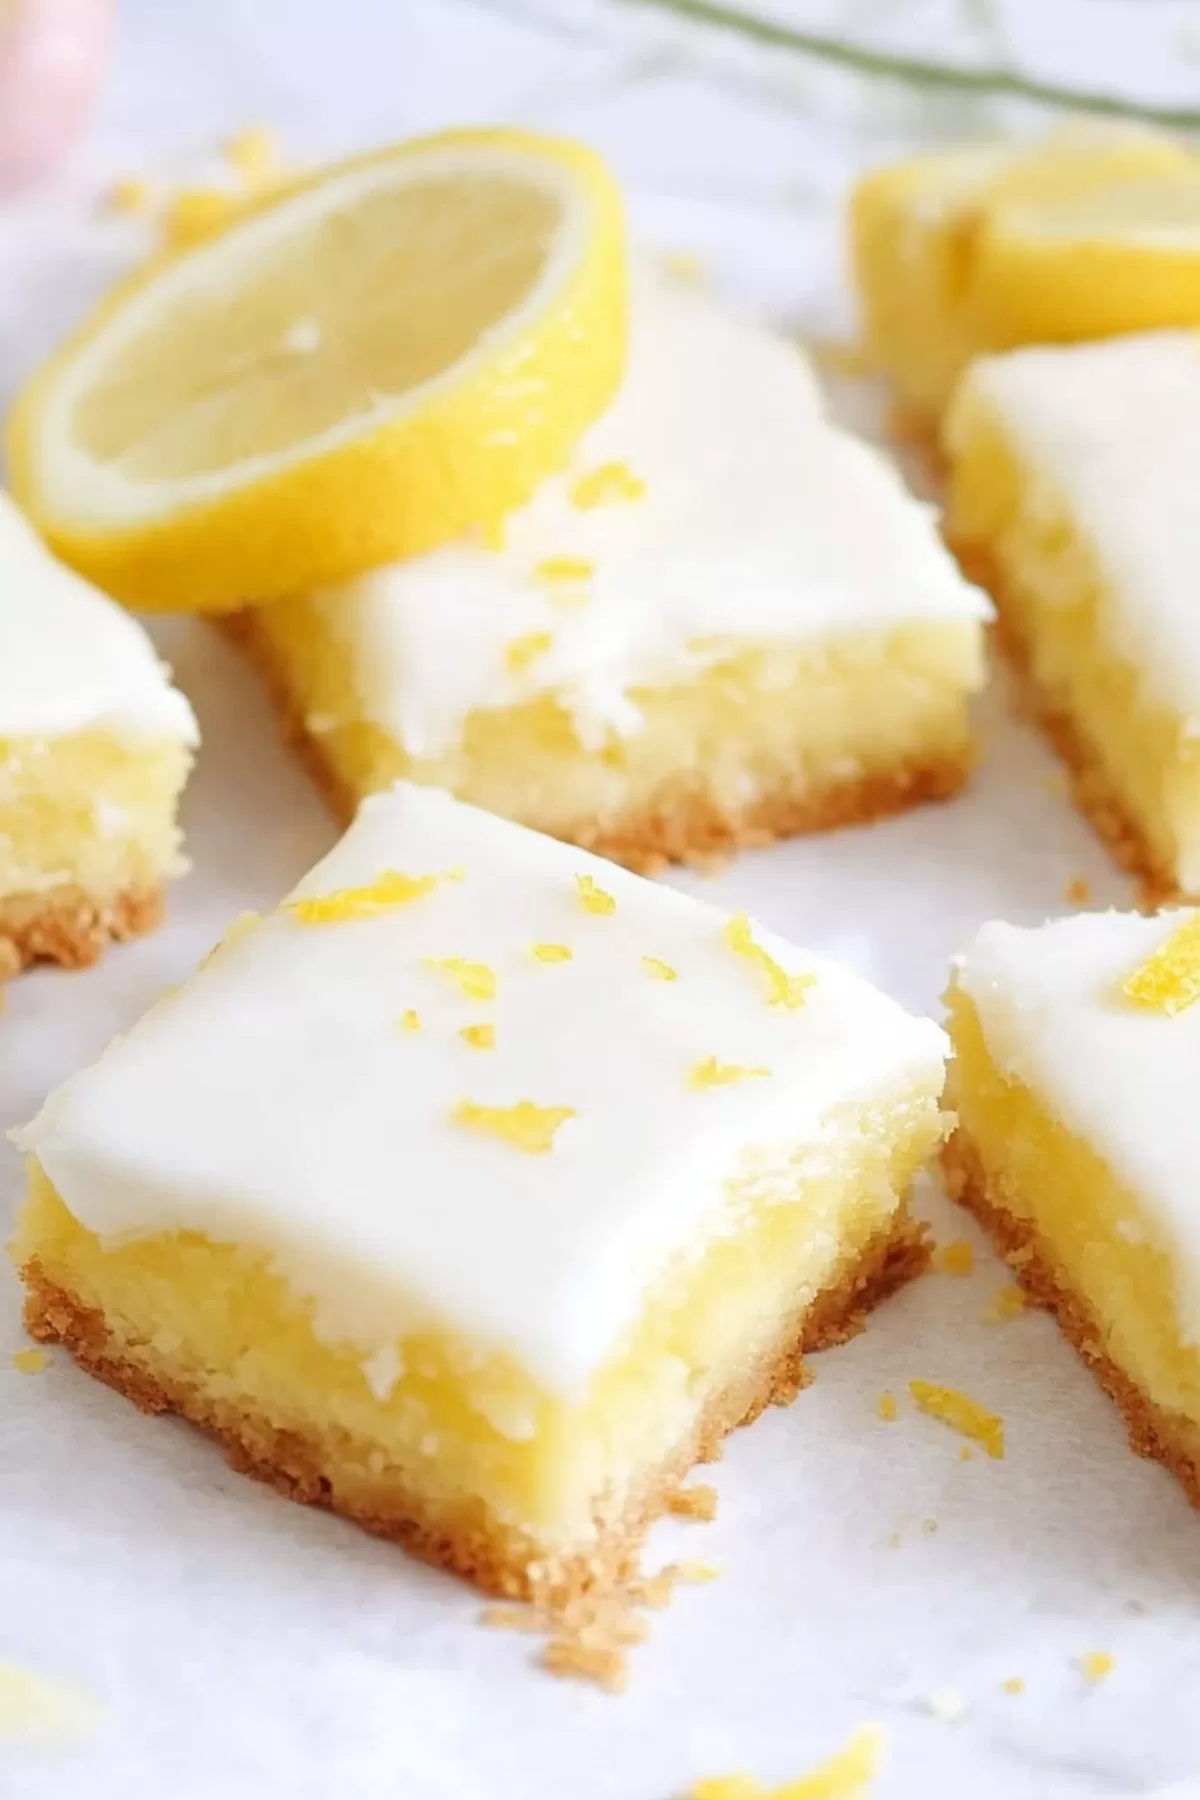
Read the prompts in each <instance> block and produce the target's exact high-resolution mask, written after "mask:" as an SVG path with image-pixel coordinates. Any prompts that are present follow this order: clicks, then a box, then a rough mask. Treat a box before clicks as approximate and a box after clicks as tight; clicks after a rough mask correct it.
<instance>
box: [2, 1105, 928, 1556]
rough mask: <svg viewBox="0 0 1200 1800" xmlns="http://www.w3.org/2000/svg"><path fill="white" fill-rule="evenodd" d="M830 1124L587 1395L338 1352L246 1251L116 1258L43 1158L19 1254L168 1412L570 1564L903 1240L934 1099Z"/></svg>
mask: <svg viewBox="0 0 1200 1800" xmlns="http://www.w3.org/2000/svg"><path fill="white" fill-rule="evenodd" d="M830 1124H831V1129H830V1132H829V1134H828V1135H827V1136H826V1137H824V1138H823V1140H822V1143H821V1146H820V1148H819V1150H817V1149H816V1148H814V1147H813V1146H811V1145H810V1146H807V1147H805V1146H797V1147H796V1148H795V1150H794V1151H793V1152H792V1154H791V1156H790V1157H782V1158H781V1157H780V1156H779V1155H778V1154H777V1153H773V1154H772V1155H771V1157H770V1158H769V1159H768V1161H767V1164H766V1165H765V1166H757V1167H756V1166H755V1163H754V1159H753V1155H751V1156H750V1157H749V1158H748V1159H747V1162H746V1165H745V1167H746V1174H745V1176H744V1178H741V1179H739V1180H737V1181H734V1182H731V1183H730V1184H729V1186H728V1188H727V1194H726V1203H725V1210H724V1216H723V1218H722V1220H721V1221H719V1227H720V1228H719V1229H718V1230H716V1231H714V1232H713V1233H712V1234H711V1235H710V1236H709V1238H708V1240H707V1243H706V1245H705V1246H704V1248H703V1249H702V1250H699V1251H698V1252H697V1253H696V1254H695V1255H694V1256H690V1255H689V1256H688V1257H687V1258H683V1259H678V1260H677V1262H676V1263H675V1265H673V1266H672V1267H671V1269H670V1270H669V1271H668V1272H667V1274H666V1276H665V1277H664V1278H663V1280H662V1281H661V1282H660V1284H659V1285H658V1287H657V1289H656V1291H654V1292H653V1293H652V1294H651V1295H650V1297H649V1299H648V1301H647V1304H646V1307H645V1310H644V1312H643V1314H642V1317H641V1320H640V1322H639V1323H638V1324H637V1326H636V1327H634V1328H633V1329H632V1330H631V1331H630V1332H629V1333H628V1334H627V1336H626V1339H625V1341H624V1342H623V1343H622V1344H621V1346H620V1348H619V1349H618V1350H617V1351H616V1352H615V1353H614V1354H613V1355H612V1356H611V1357H610V1359H609V1360H608V1361H607V1362H606V1363H605V1364H603V1366H602V1367H600V1368H599V1370H598V1371H597V1372H596V1374H595V1375H594V1376H593V1377H592V1379H591V1381H590V1383H589V1385H588V1386H587V1388H586V1390H585V1391H583V1392H581V1393H579V1394H578V1395H577V1396H573V1397H569V1396H566V1395H563V1394H554V1393H550V1392H548V1391H547V1390H546V1389H545V1388H544V1387H543V1386H541V1385H539V1384H538V1383H537V1382H535V1381H534V1380H533V1379H531V1378H530V1377H529V1376H528V1375H527V1374H526V1373H524V1372H523V1371H522V1369H521V1368H519V1367H518V1366H516V1364H515V1363H514V1362H513V1361H512V1360H511V1359H510V1358H509V1357H507V1356H505V1355H502V1354H496V1353H489V1352H487V1351H486V1350H483V1349H481V1348H480V1347H479V1346H477V1345H474V1344H472V1343H470V1342H467V1341H465V1340H464V1339H463V1338H462V1337H461V1336H456V1335H453V1334H451V1333H448V1332H443V1331H437V1330H431V1329H429V1328H428V1327H427V1326H425V1327H422V1328H421V1329H417V1330H412V1331H408V1332H405V1331H400V1332H399V1333H398V1335H397V1338H396V1340H395V1342H394V1343H393V1344H390V1345H384V1346H382V1347H376V1348H375V1350H374V1351H372V1352H371V1353H370V1354H365V1353H364V1350H363V1348H362V1346H355V1345H351V1344H349V1343H345V1342H337V1343H334V1342H329V1341H324V1340H323V1339H322V1338H320V1337H318V1336H317V1335H316V1333H315V1332H314V1327H313V1310H312V1307H311V1305H310V1304H309V1303H308V1302H307V1301H306V1300H304V1299H302V1298H301V1297H299V1296H298V1295H297V1294H296V1293H295V1292H294V1291H293V1290H292V1289H291V1288H289V1286H288V1285H287V1283H286V1282H285V1281H284V1279H283V1278H282V1277H281V1276H280V1275H279V1274H277V1273H275V1272H274V1271H273V1270H272V1267H271V1263H270V1259H269V1257H267V1256H265V1255H263V1254H262V1253H261V1252H259V1251H256V1250H254V1249H251V1248H248V1247H245V1246H235V1245H230V1244H217V1243H214V1242H211V1241H210V1240H208V1239H206V1238H205V1237H203V1236H200V1235H198V1234H195V1233H191V1232H182V1233H180V1232H175V1233H170V1234H159V1235H156V1236H152V1237H147V1238H144V1239H141V1240H138V1241H133V1242H130V1241H125V1242H122V1243H108V1244H105V1243H102V1242H101V1241H100V1240H99V1239H98V1238H97V1237H96V1236H95V1235H94V1234H93V1233H92V1232H90V1231H88V1230H86V1229H85V1228H84V1227H83V1226H82V1225H80V1224H79V1222H78V1221H77V1220H76V1219H75V1218H74V1217H73V1216H72V1214H71V1213H70V1212H69V1211H68V1210H67V1208H66V1206H65V1205H64V1203H63V1201H62V1200H61V1199H60V1198H59V1196H58V1194H57V1193H56V1192H55V1190H54V1189H53V1187H52V1186H51V1185H50V1183H49V1181H48V1180H47V1179H46V1177H45V1175H44V1173H43V1172H42V1171H41V1169H40V1166H39V1165H38V1163H37V1162H36V1160H35V1159H34V1160H31V1164H30V1194H29V1200H28V1202H27V1205H26V1207H25V1210H24V1212H23V1214H22V1217H21V1220H20V1223H19V1226H18V1230H17V1235H16V1239H15V1242H14V1245H13V1254H14V1256H15V1259H16V1260H17V1262H18V1263H19V1264H21V1265H22V1266H23V1267H25V1268H26V1271H27V1274H28V1275H30V1276H31V1277H35V1278H36V1280H37V1281H40V1282H41V1283H43V1284H45V1283H49V1284H53V1286H55V1287H57V1288H58V1289H60V1290H62V1291H63V1292H65V1293H67V1294H68V1295H70V1296H72V1298H73V1301H74V1303H75V1304H76V1305H77V1306H79V1307H81V1308H84V1309H87V1310H88V1311H89V1312H93V1313H95V1314H99V1315H102V1317H103V1322H104V1326H105V1327H106V1329H107V1332H108V1345H107V1351H106V1354H107V1355H109V1356H110V1357H115V1358H117V1359H120V1360H122V1361H123V1362H124V1363H126V1364H127V1365H128V1366H129V1367H131V1368H132V1369H133V1370H135V1371H136V1372H137V1373H138V1374H139V1375H141V1376H143V1377H147V1378H148V1379H149V1380H150V1381H151V1382H152V1383H154V1384H156V1386H157V1388H158V1390H159V1391H160V1393H161V1394H162V1395H163V1396H165V1397H166V1399H167V1400H168V1401H169V1403H170V1404H172V1405H173V1406H175V1407H177V1408H178V1409H180V1410H184V1411H186V1412H187V1413H188V1414H189V1416H191V1417H192V1418H195V1419H198V1420H201V1421H202V1422H204V1423H206V1424H209V1425H211V1426H214V1427H216V1428H217V1429H219V1430H230V1429H233V1428H235V1427H236V1426H237V1425H238V1423H239V1422H242V1423H244V1421H246V1420H247V1419H249V1420H252V1421H253V1422H254V1424H255V1426H256V1428H258V1429H259V1430H260V1431H261V1430H267V1431H270V1432H274V1433H279V1434H285V1438H284V1440H280V1439H278V1438H277V1439H276V1440H275V1450H276V1454H277V1453H278V1445H279V1442H280V1441H286V1438H287V1436H288V1434H290V1436H291V1437H292V1438H293V1439H294V1440H295V1441H296V1442H299V1443H301V1444H302V1445H303V1446H304V1447H305V1454H306V1460H307V1463H308V1465H309V1466H310V1467H311V1466H313V1465H314V1464H315V1466H316V1467H317V1468H318V1469H319V1470H320V1474H321V1477H322V1479H323V1481H324V1482H325V1483H326V1484H327V1489H328V1492H329V1493H330V1494H331V1496H332V1503H333V1504H334V1505H335V1506H338V1507H340V1508H342V1509H343V1510H348V1511H352V1512H354V1513H355V1514H356V1515H357V1516H360V1517H362V1516H367V1517H369V1516H371V1515H372V1514H373V1513H374V1514H376V1515H378V1516H383V1517H388V1516H394V1514H395V1511H396V1496H397V1493H398V1492H400V1493H403V1494H404V1495H405V1496H407V1497H408V1498H409V1499H410V1500H411V1499H415V1501H416V1502H417V1503H419V1506H420V1508H421V1509H422V1513H423V1516H424V1518H425V1519H426V1521H432V1523H433V1524H434V1526H435V1527H436V1526H437V1525H438V1523H439V1522H444V1523H445V1524H446V1526H447V1527H448V1528H453V1527H456V1526H458V1527H461V1520H462V1518H463V1516H464V1514H466V1515H467V1516H470V1513H471V1510H472V1508H474V1509H476V1511H477V1512H479V1511H481V1513H482V1516H483V1517H484V1519H486V1520H487V1521H490V1523H491V1526H492V1527H493V1528H494V1527H497V1526H498V1527H499V1528H500V1529H501V1530H502V1531H504V1532H511V1533H515V1534H516V1536H517V1538H518V1539H519V1540H520V1541H521V1542H522V1543H523V1544H524V1545H525V1546H526V1550H527V1552H536V1551H538V1550H541V1549H545V1550H546V1551H547V1552H562V1551H570V1550H573V1549H576V1548H578V1547H580V1546H583V1547H586V1545H587V1543H588V1541H589V1540H590V1539H592V1538H593V1537H594V1534H595V1531H596V1528H597V1526H598V1525H600V1524H603V1523H606V1522H609V1523H611V1522H616V1521H619V1520H620V1519H621V1518H622V1516H623V1515H624V1514H625V1513H626V1512H627V1511H628V1509H629V1508H630V1506H631V1505H634V1506H636V1504H637V1503H638V1500H639V1497H640V1496H641V1495H642V1494H643V1493H644V1492H645V1491H646V1490H647V1489H648V1488H649V1486H650V1485H651V1484H652V1482H653V1480H654V1478H655V1476H656V1475H657V1474H658V1473H659V1472H660V1471H661V1468H662V1466H663V1465H664V1464H665V1463H666V1462H667V1461H668V1459H670V1458H671V1456H672V1454H673V1453H674V1452H676V1451H677V1450H679V1449H680V1448H681V1447H687V1446H688V1445H689V1435H690V1434H691V1433H692V1432H694V1431H695V1429H696V1428H697V1426H698V1425H699V1422H700V1420H701V1417H702V1416H703V1414H704V1412H705V1409H706V1407H708V1405H709V1404H710V1403H712V1402H715V1401H717V1400H718V1399H719V1398H720V1397H721V1396H723V1395H726V1394H729V1393H733V1394H735V1395H736V1393H737V1392H738V1390H739V1388H740V1387H741V1386H742V1385H743V1384H745V1388H746V1393H747V1397H749V1396H750V1395H752V1393H753V1391H754V1390H753V1387H752V1385H751V1384H752V1382H753V1380H754V1378H755V1376H756V1374H758V1375H760V1376H761V1370H762V1367H763V1365H764V1363H765V1362H766V1361H767V1360H768V1359H770V1358H772V1357H774V1356H777V1355H779V1354H780V1353H781V1352H782V1351H783V1350H784V1349H785V1348H787V1347H789V1346H790V1345H791V1344H792V1343H793V1342H795V1341H796V1340H797V1339H798V1338H799V1336H800V1332H801V1327H802V1323H803V1319H804V1316H805V1314H806V1313H807V1312H808V1310H809V1308H810V1306H811V1305H812V1304H813V1302H814V1301H815V1300H816V1299H817V1298H818V1297H819V1296H820V1295H822V1294H823V1293H824V1292H826V1291H828V1290H831V1289H834V1288H836V1287H837V1286H838V1285H839V1283H841V1282H843V1281H844V1280H845V1279H846V1278H847V1277H849V1276H850V1274H851V1272H852V1271H853V1270H854V1268H855V1265H856V1264H857V1263H858V1262H859V1261H860V1260H861V1258H862V1256H863V1253H864V1251H865V1250H866V1249H867V1248H868V1247H869V1246H871V1245H873V1244H876V1243H879V1242H880V1241H881V1240H883V1239H885V1238H886V1237H887V1235H888V1234H889V1233H890V1232H891V1230H892V1229H893V1227H894V1226H895V1224H896V1220H897V1213H898V1208H899V1205H900V1203H901V1199H902V1196H903V1195H904V1193H905V1191H906V1190H907V1188H908V1185H909V1183H910V1181H911V1180H912V1178H913V1176H914V1175H915V1173H916V1172H917V1170H918V1169H919V1168H920V1166H921V1164H922V1163H923V1162H924V1161H925V1160H926V1158H927V1157H928V1156H929V1154H930V1153H931V1151H932V1150H933V1148H934V1147H935V1145H936V1143H937V1141H938V1140H939V1138H940V1136H941V1130H942V1126H941V1115H940V1113H939V1109H938V1096H937V1094H936V1093H935V1092H934V1091H932V1087H931V1086H930V1087H929V1088H926V1087H924V1086H921V1085H917V1086H914V1087H913V1088H911V1089H909V1090H907V1091H906V1092H903V1093H901V1094H899V1095H897V1096H896V1097H895V1098H894V1099H893V1100H891V1101H888V1102H882V1101H881V1102H878V1103H875V1104H873V1105H871V1106H855V1107H846V1108H844V1109H842V1110H841V1111H840V1112H839V1113H837V1114H835V1115H834V1116H833V1118H832V1119H831V1122H830ZM405 1310H408V1309H406V1308H405V1307H404V1306H403V1305H402V1303H401V1302H399V1301H398V1302H397V1313H398V1315H399V1316H400V1317H401V1318H402V1317H403V1314H404V1312H405ZM413 1316H415V1315H413Z"/></svg>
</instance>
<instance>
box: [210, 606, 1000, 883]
mask: <svg viewBox="0 0 1200 1800" xmlns="http://www.w3.org/2000/svg"><path fill="white" fill-rule="evenodd" d="M213 623H214V624H215V625H216V626H217V628H218V629H219V630H220V631H221V632H223V633H224V634H225V635H226V636H227V637H229V638H231V639H233V641H234V642H235V643H237V644H238V646H239V648H240V649H241V650H242V651H243V653H244V654H245V655H246V656H247V657H248V659H249V660H250V661H251V662H252V663H253V665H254V667H255V669H256V670H257V671H258V674H259V676H260V677H261V679H262V681H263V682H264V684H265V686H266V687H267V690H268V692H269V693H270V696H271V700H272V703H273V704H274V707H275V710H276V712H277V714H278V716H279V719H280V721H281V726H282V731H283V736H284V740H285V742H286V743H287V744H288V745H289V746H290V747H291V748H292V749H293V750H294V751H295V752H296V754H297V755H298V756H299V757H300V759H301V761H302V762H303V763H304V766H305V768H306V769H307V770H308V772H309V774H310V776H311V777H312V779H313V781H314V782H315V784H316V786H317V788H318V789H319V790H320V792H321V793H322V794H323V795H324V797H325V800H326V802H327V804H328V805H329V806H330V808H331V809H332V811H333V812H334V814H335V815H336V817H337V818H338V819H339V820H340V821H341V822H342V823H343V824H349V822H350V820H352V819H353V817H354V815H355V813H356V812H357V810H358V807H359V803H360V801H361V798H362V796H361V795H360V794H358V793H357V792H356V791H355V790H354V789H353V788H351V787H349V786H348V785H347V784H346V782H345V781H344V780H343V779H342V777H341V776H340V775H339V773H338V771H337V770H336V769H335V768H334V767H333V764H332V763H331V762H330V760H329V758H328V757H327V756H326V754H325V751H324V746H323V744H322V742H321V738H320V737H319V736H318V735H316V734H315V733H313V732H311V731H309V730H308V728H307V726H306V725H305V722H304V719H303V717H302V715H301V713H300V710H299V708H298V707H297V706H296V703H295V699H294V697H293V696H292V694H291V693H290V691H289V690H288V688H287V685H286V683H284V682H283V681H282V680H281V679H280V676H279V673H278V670H277V669H276V668H275V667H274V665H273V663H272V660H271V658H270V657H269V656H268V655H267V654H266V652H265V650H264V647H263V644H262V642H261V640H260V638H259V637H258V635H257V633H256V632H255V631H254V629H253V625H252V624H251V623H250V621H249V619H248V617H247V615H245V614H238V613H231V614H226V615H223V616H222V617H221V618H220V619H215V620H213ZM974 762H975V749H974V745H973V743H972V742H971V740H970V738H969V737H968V736H967V735H966V734H965V731H964V736H963V742H962V745H961V748H960V749H959V750H958V752H957V754H954V755H947V754H945V753H942V754H940V755H938V756H935V757H932V758H929V759H927V760H922V761H915V762H911V763H907V764H900V765H898V766H897V767H895V768H892V769H889V770H887V772H886V773H881V774H875V775H868V776H865V777H862V778H858V779H853V780H849V781H832V782H830V783H828V784H827V785H826V786H824V787H821V788H818V789H813V788H811V787H806V788H804V789H803V790H802V791H799V792H797V791H795V790H793V789H789V788H786V787H784V788H779V789H776V790H774V791H772V792H759V793H758V794H757V795H756V796H755V797H754V798H753V799H752V800H750V801H749V802H748V803H747V804H746V805H745V806H744V807H740V808H738V809H736V810H734V809H731V808H730V807H728V806H726V805H725V804H723V803H722V802H721V801H719V800H718V799H717V798H716V796H715V795H714V793H713V791H712V789H711V787H710V786H709V785H708V784H707V783H706V782H705V781H704V778H703V774H702V773H701V774H698V773H697V772H696V771H689V772H687V773H686V774H680V775H679V776H678V777H677V778H676V779H675V780H673V781H671V782H668V783H664V784H663V785H662V787H660V789H659V791H658V796H657V799H656V801H655V805H654V807H653V808H652V809H650V810H647V811H644V812H640V813H633V814H630V815H628V816H627V817H625V818H620V819H614V820H595V819H582V820H580V821H579V823H578V824H577V825H576V826H574V827H573V828H572V829H571V830H570V831H569V832H562V833H559V834H558V835H561V836H562V837H564V838H565V840H566V841H567V842H569V843H573V844H578V845H579V846H580V847H581V848H582V849H585V850H591V851H593V852H594V853H595V854H596V855H597V856H605V857H608V858H609V859H610V861H612V862H618V863H623V864H624V865H625V867H626V868H629V869H634V870H636V872H637V873H638V874H640V875H654V874H657V873H658V872H659V871H660V870H662V869H664V868H665V867H666V866H667V865H668V864H669V863H688V864H691V865H692V866H693V867H696V868H705V867H706V866H709V865H711V864H713V863H714V862H720V861H721V860H723V859H724V858H725V857H727V856H730V855H732V854H733V853H734V852H735V851H738V850H749V849H760V848H762V847H763V846H764V845H767V844H773V843H776V842H777V841H778V840H779V839H780V838H786V837H796V836H798V835H800V834H801V833H809V832H818V831H833V830H835V829H837V828H838V827H839V826H843V825H866V824H869V823H870V821H871V820H873V819H880V818H885V817H887V816H888V815H889V814H891V813H897V812H903V811H905V810H906V809H907V808H908V807H910V806H917V805H919V804H921V803H922V802H925V801H929V800H948V799H950V798H951V797H952V796H953V795H954V794H956V793H958V791H959V789H960V788H961V787H962V786H963V784H964V783H965V782H966V780H967V778H968V776H969V775H970V773H971V770H972V768H973V766H974Z"/></svg>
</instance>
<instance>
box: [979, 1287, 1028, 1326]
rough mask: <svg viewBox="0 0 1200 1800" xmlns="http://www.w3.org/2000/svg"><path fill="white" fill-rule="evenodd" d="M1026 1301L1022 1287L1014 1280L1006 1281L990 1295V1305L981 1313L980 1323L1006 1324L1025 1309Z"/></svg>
mask: <svg viewBox="0 0 1200 1800" xmlns="http://www.w3.org/2000/svg"><path fill="white" fill-rule="evenodd" d="M1026 1305H1027V1301H1026V1299H1025V1290H1024V1288H1019V1287H1017V1285H1016V1283H1015V1282H1011V1281H1010V1282H1008V1283H1007V1284H1006V1285H1005V1286H1004V1287H1002V1288H997V1289H996V1292H995V1293H994V1294H993V1295H992V1300H991V1304H990V1306H989V1307H988V1308H987V1310H986V1312H984V1313H983V1315H982V1317H981V1320H980V1323H981V1324H984V1325H1006V1324H1007V1323H1008V1321H1009V1320H1010V1319H1019V1318H1020V1316H1021V1314H1022V1313H1023V1312H1024V1311H1025V1308H1026Z"/></svg>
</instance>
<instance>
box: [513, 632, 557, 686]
mask: <svg viewBox="0 0 1200 1800" xmlns="http://www.w3.org/2000/svg"><path fill="white" fill-rule="evenodd" d="M553 644H554V639H553V637H552V636H551V634H550V632H548V631H531V632H529V633H528V634H527V635H526V636H525V637H519V638H510V640H509V642H508V643H507V644H506V645H505V646H504V666H505V668H506V669H507V670H508V672H509V674H510V675H523V674H524V673H525V671H526V669H529V668H532V666H533V664H534V663H535V662H536V661H537V659H538V657H539V656H545V654H546V652H547V651H548V650H549V649H551V648H552V646H553Z"/></svg>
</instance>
